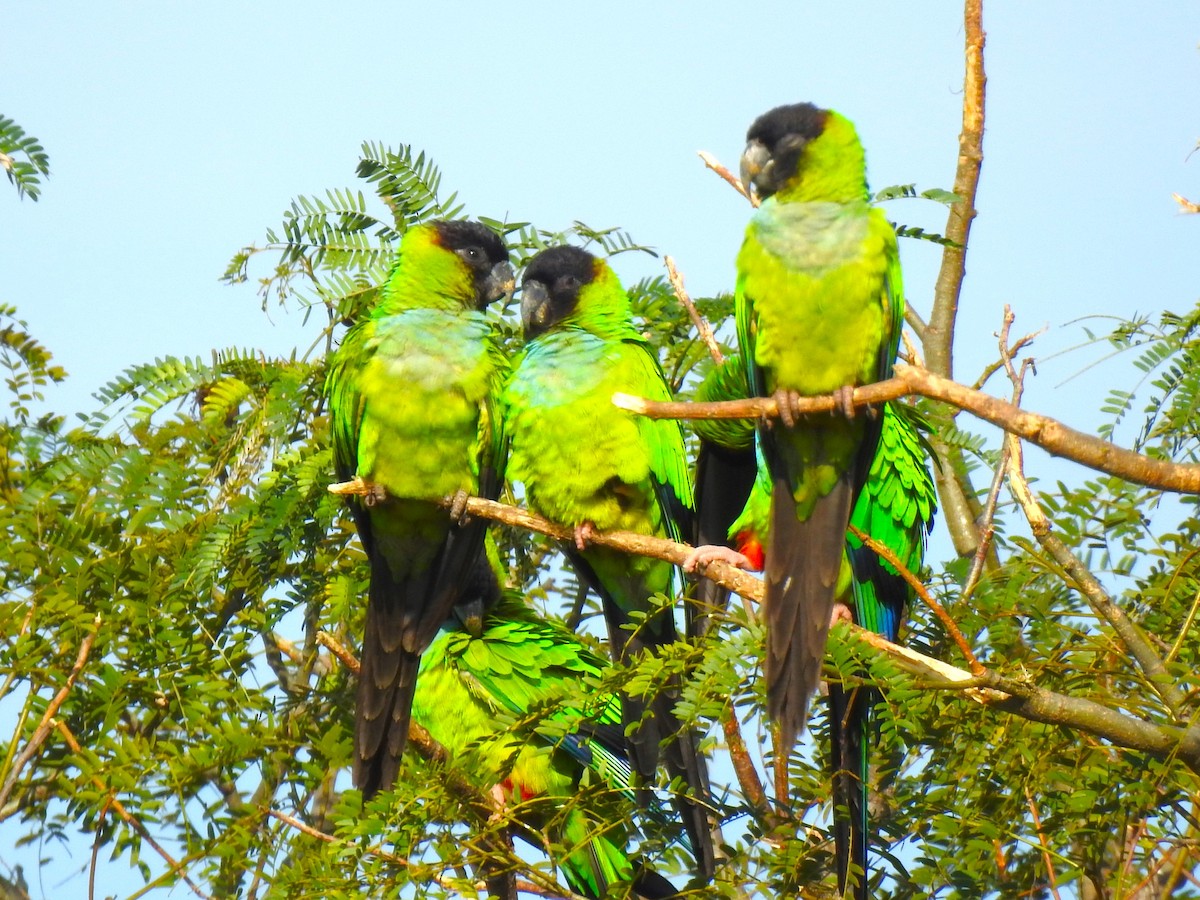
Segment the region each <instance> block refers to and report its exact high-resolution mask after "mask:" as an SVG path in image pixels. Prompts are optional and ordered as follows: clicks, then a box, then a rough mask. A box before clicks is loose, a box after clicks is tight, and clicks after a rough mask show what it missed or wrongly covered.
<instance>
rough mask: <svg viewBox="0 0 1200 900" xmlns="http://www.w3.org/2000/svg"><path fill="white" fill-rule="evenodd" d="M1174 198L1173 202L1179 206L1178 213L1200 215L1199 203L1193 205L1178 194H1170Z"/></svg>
mask: <svg viewBox="0 0 1200 900" xmlns="http://www.w3.org/2000/svg"><path fill="white" fill-rule="evenodd" d="M1171 196H1172V197H1174V198H1175V202H1176V203H1178V204H1179V207H1180V212H1185V213H1200V203H1193V202H1192V201H1191V200H1189V199H1187V198H1186V197H1184V196H1182V195H1180V194H1171Z"/></svg>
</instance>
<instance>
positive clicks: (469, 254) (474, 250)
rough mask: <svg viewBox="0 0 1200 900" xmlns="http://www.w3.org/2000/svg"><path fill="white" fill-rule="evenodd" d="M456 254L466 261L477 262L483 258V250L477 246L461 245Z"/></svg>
mask: <svg viewBox="0 0 1200 900" xmlns="http://www.w3.org/2000/svg"><path fill="white" fill-rule="evenodd" d="M458 255H459V256H461V257H462V258H463V259H465V260H466V261H467V262H468V263H477V262H480V261H481V260H482V259H483V250H481V249H480V248H479V247H463V248H462V249H461V250H459V251H458Z"/></svg>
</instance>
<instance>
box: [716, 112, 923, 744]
mask: <svg viewBox="0 0 1200 900" xmlns="http://www.w3.org/2000/svg"><path fill="white" fill-rule="evenodd" d="M741 168H742V179H743V181H744V182H745V184H746V187H747V188H748V189H751V188H752V189H753V190H755V191H756V192H757V193H758V196H759V197H761V198H763V202H762V205H761V206H760V207H759V209H758V210H757V211H756V212H755V214H754V216H753V217H752V219H751V220H750V224H749V226H748V227H747V229H746V237H745V240H744V241H743V243H742V248H741V251H740V252H739V253H738V257H737V286H736V291H735V297H736V311H737V326H738V340H739V344H740V347H741V353H742V358H743V361H744V364H745V366H746V373H747V382H748V385H749V388H750V391H751V393H752V394H754V395H758V396H772V397H774V398H775V399H776V401H777V402H778V403H779V407H780V416H781V417H780V419H779V420H776V421H773V422H771V423H770V424H769V425H764V426H761V427H760V429H759V440H760V443H761V449H762V454H763V457H764V459H765V461H766V464H767V468H768V471H769V474H770V478H771V505H770V516H771V526H770V533H769V540H768V543H767V546H766V552H765V570H764V575H765V581H766V596H765V600H764V612H765V616H766V625H767V656H766V665H765V669H766V677H767V708H768V712H769V714H770V716H771V718H772V719H773V720H774V721H775V722H776V723H777V725H778V727H779V733H780V739H781V746H780V748H779V750H780V753H781V754H783V755H784V756H786V755H787V754H788V752H789V751H790V750H791V748H792V746H793V745H794V743H795V739H796V736H797V735H798V734H799V733H800V731H802V730H803V728H804V721H805V717H806V715H807V712H808V701H809V698H810V697H811V696H812V693H813V691H814V690H815V689H816V687H817V684H818V681H819V679H820V672H821V661H822V659H823V658H824V655H825V640H826V637H827V635H828V632H829V626H830V622H831V619H832V617H833V616H834V614H835V601H836V598H837V597H838V596H839V595H844V594H846V593H847V591H848V589H849V585H850V580H851V573H850V565H849V561H848V559H847V557H846V552H845V548H846V540H845V535H846V525H847V523H848V522H849V519H850V512H851V510H852V509H853V508H854V503H855V501H856V500H857V498H858V495H859V492H860V491H861V490H862V486H863V484H864V482H865V481H866V479H867V475H868V472H869V470H870V466H871V460H872V459H873V458H874V456H875V448H876V444H877V443H878V437H879V425H880V418H879V416H878V414H877V413H874V414H873V413H872V412H870V411H864V410H860V411H858V412H857V413H856V412H855V410H854V407H853V406H852V405H851V404H850V402H849V398H850V392H851V391H852V390H853V389H854V388H855V387H857V386H859V385H864V384H869V383H872V382H876V381H880V380H882V379H885V378H887V377H888V376H889V375H890V374H891V371H892V364H893V362H894V360H895V357H896V349H897V343H898V341H899V338H900V328H901V324H902V322H903V315H904V299H903V292H902V289H901V282H900V263H899V256H898V254H897V249H896V234H895V231H894V230H893V228H892V226H891V225H890V224H889V223H888V221H887V219H886V218H885V217H884V214H883V213H882V211H880V210H878V209H876V208H874V207H872V206H871V205H870V203H869V202H868V192H867V181H866V164H865V159H864V154H863V149H862V144H861V143H860V142H859V139H858V135H857V133H856V132H855V129H854V126H853V125H852V124H851V123H850V121H849V120H848V119H846V118H845V117H844V116H841V115H839V114H838V113H836V112H833V111H832V110H827V109H820V108H818V107H816V106H813V105H812V104H808V103H800V104H795V105H792V106H781V107H778V108H776V109H773V110H771V111H770V112H768V113H765V114H764V115H762V116H760V117H759V118H758V119H757V120H756V121H755V122H754V124H753V125H751V127H750V130H749V132H748V133H747V146H746V150H745V152H744V154H743V156H742V167H741ZM828 394H834V395H836V396H837V397H838V398H839V406H840V411H838V412H835V413H833V414H832V415H820V416H812V415H809V416H798V415H797V413H796V411H795V407H794V398H796V397H810V396H819V395H828ZM845 614H846V615H848V614H849V612H848V611H846V613H845Z"/></svg>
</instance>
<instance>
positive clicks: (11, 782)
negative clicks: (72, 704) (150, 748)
mask: <svg viewBox="0 0 1200 900" xmlns="http://www.w3.org/2000/svg"><path fill="white" fill-rule="evenodd" d="M99 631H100V617H99V616H96V618H95V620H93V622H92V630H91V631H89V632H88V633H87V635H85V636H84V638H83V640H82V641H80V643H79V652H78V653H77V654H76V656H75V665H73V666H72V667H71V671H70V673H69V674H68V675H67V682H66V684H64V685H63V686H62V687H61V688H59V689H58V691H57V692H56V693H55V694H54V697H53V698H51V700H50V703H49V704H48V705H47V706H46V711H45V712H44V713H43V714H42V719H41V721H40V722H38V726H37V728H35V729H34V730H33V735H32V736H31V737H30V738H29V743H27V744H26V745H25V749H24V750H22V751H21V753H20V755H19V756H18V757H17V759H16V761H15V762H14V763H13V767H12V770H11V771H10V772H9V773H8V777H7V778H6V779H4V786H3V787H2V788H0V809H4V807H5V806H7V805H8V798H9V796H10V795H11V794H12V791H13V788H14V787H16V784H17V780H18V779H19V778H20V777H21V770H22V769H24V768H25V766H26V765H27V764H28V763H29V761H30V760H31V759H33V757H34V756H35V755H36V754H37V752H38V749H39V748H40V747H41V746H42V744H43V743H45V740H46V738H47V737H48V736H49V735H50V732H51V731H52V730H53V729H54V724H55V723H54V717H55V716H56V715H57V714H58V710H59V709H60V708H61V707H62V705H63V703H64V702H65V701H66V699H67V695H68V694H69V693H71V688H73V687H74V686H75V680H76V679H77V678H78V677H79V673H80V672H82V671H83V667H84V665H86V663H87V659H88V655H89V654H90V653H91V652H92V644H93V643H94V642H95V640H96V635H97V634H98V633H99Z"/></svg>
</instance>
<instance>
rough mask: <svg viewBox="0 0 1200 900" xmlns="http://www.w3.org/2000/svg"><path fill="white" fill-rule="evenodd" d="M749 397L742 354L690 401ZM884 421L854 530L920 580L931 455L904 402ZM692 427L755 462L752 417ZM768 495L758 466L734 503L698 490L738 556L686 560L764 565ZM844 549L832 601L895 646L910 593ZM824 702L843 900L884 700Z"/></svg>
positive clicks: (933, 505)
mask: <svg viewBox="0 0 1200 900" xmlns="http://www.w3.org/2000/svg"><path fill="white" fill-rule="evenodd" d="M745 396H746V381H745V369H744V367H743V366H742V364H741V361H740V359H739V358H738V357H730V358H729V359H727V360H726V361H725V362H724V364H723V365H721V366H719V367H717V368H715V369H713V370H712V371H711V372H710V373H709V375H708V376H707V377H706V378H705V380H704V382H703V383H702V384H701V385H700V387H699V388H698V389H697V392H696V399H697V400H702V401H722V400H738V399H742V398H744V397H745ZM881 415H882V420H881V427H880V437H879V442H878V445H877V448H876V451H875V457H874V459H873V460H872V462H871V467H870V470H869V474H868V478H867V482H866V484H865V485H864V486H863V489H862V491H861V493H860V494H859V496H858V500H857V501H856V502H855V504H854V510H853V512H852V513H851V516H850V525H852V526H854V527H855V528H857V529H858V530H859V531H861V532H863V533H864V534H866V535H867V536H869V537H870V538H872V539H873V540H875V541H877V542H879V543H881V544H883V545H884V546H886V547H887V548H888V549H889V550H891V551H892V552H893V553H894V554H895V555H896V558H897V559H899V560H900V561H901V562H902V563H903V564H904V566H905V568H906V569H908V570H909V571H910V572H913V573H919V572H920V571H921V569H922V567H923V565H924V560H925V545H926V538H927V536H928V533H929V530H930V528H931V527H932V525H933V516H934V513H935V512H936V510H937V493H936V489H935V487H934V483H933V477H932V475H931V474H930V471H929V464H928V460H929V459H931V458H932V451H931V449H930V447H929V445H928V442H927V441H926V440H925V439H924V438H923V437H922V436H921V434H920V432H919V431H918V429H917V423H921V424H922V427H927V426H924V423H923V422H922V420H921V418H920V416H919V415H918V413H917V412H916V411H915V410H913V409H912V408H911V407H910V406H907V405H905V404H902V403H892V402H889V403H886V404H884V406H883V411H882V414H881ZM693 427H694V429H695V431H696V434H697V435H698V436H699V437H700V456H701V459H704V458H706V457H707V458H709V459H710V460H711V459H718V458H719V459H721V460H724V461H725V462H723V463H722V465H725V466H727V467H728V466H731V465H732V466H735V467H737V466H745V465H746V464H747V463H750V462H752V461H753V460H754V459H755V456H756V454H755V448H754V438H755V434H754V425H753V423H752V422H751V421H750V420H747V419H734V420H720V419H714V420H700V419H697V420H694V421H693ZM716 453H719V454H720V455H719V457H718V456H715V455H714V454H716ZM730 460H732V462H730ZM771 492H772V480H771V476H770V473H769V472H768V470H767V468H766V465H765V463H763V462H762V460H761V459H760V460H759V465H758V477H757V479H756V480H755V482H754V484H753V487H752V488H751V489H749V490H745V491H744V492H743V493H742V495H741V499H740V500H739V499H738V497H737V496H736V495H732V494H730V493H729V492H728V491H727V490H725V489H724V488H721V489H718V490H709V491H706V492H701V491H699V490H698V491H697V495H696V505H697V515H698V516H699V517H700V518H702V519H704V518H707V519H708V520H709V521H710V523H711V525H710V529H712V530H714V531H716V530H718V529H720V528H722V527H723V528H724V537H725V540H724V541H722V544H721V547H727V548H732V549H733V550H736V551H737V552H736V553H733V554H729V553H724V552H722V550H721V547H698V548H697V550H696V552H695V553H694V554H693V560H691V561H689V562H694V561H697V560H701V559H703V560H710V559H722V560H723V561H725V562H729V563H733V564H736V565H740V566H742V567H743V568H752V569H757V568H761V567H762V565H763V547H764V546H767V545H768V544H769V538H768V535H769V531H770V527H771ZM846 544H847V552H848V554H849V560H850V565H851V571H852V573H853V579H852V581H851V584H850V585H849V591H848V593H844V594H842V595H840V596H839V598H838V600H839V602H841V603H843V604H845V606H846V607H847V608H848V609H850V610H851V611H852V614H853V619H854V622H855V623H856V624H858V625H860V626H861V627H863V628H865V629H868V630H870V631H873V632H875V633H876V634H880V635H882V636H884V637H885V638H887V639H888V640H890V641H892V642H895V641H896V640H897V639H898V637H899V631H900V624H901V622H902V621H903V619H904V611H905V607H906V606H907V605H908V604H909V603H910V602H911V601H912V599H913V590H912V588H911V587H910V586H909V584H908V582H907V581H905V580H904V578H903V577H902V576H901V575H900V574H899V573H898V572H897V571H896V569H895V568H894V567H893V566H892V565H891V564H890V563H888V562H886V561H884V560H883V559H881V558H880V557H879V556H878V554H876V553H875V551H873V550H871V549H870V548H868V547H867V546H865V545H864V544H863V542H862V540H861V539H860V538H858V537H857V536H855V535H854V534H853V533H851V532H850V531H847V532H846ZM739 557H740V558H739ZM829 695H830V744H831V747H830V763H831V769H832V771H833V773H834V774H833V797H834V844H835V850H836V854H835V855H836V857H837V860H836V862H837V872H838V886H839V891H840V892H841V893H843V894H844V892H845V890H846V887H847V884H848V883H849V882H850V879H851V872H850V864H851V862H853V863H854V865H856V866H857V867H858V869H859V870H860V871H861V872H864V873H865V872H866V871H867V850H868V844H869V841H868V838H867V835H868V834H869V831H868V829H867V797H868V783H869V782H868V768H869V743H870V741H869V737H870V734H869V732H870V717H871V713H872V710H873V709H874V707H875V704H876V703H877V702H878V701H879V699H880V697H879V692H878V690H877V689H875V688H873V687H869V686H862V687H858V688H856V689H853V690H850V691H846V690H845V689H844V688H843V687H842V685H841V683H839V682H830V684H829ZM866 883H867V879H866V877H859V878H857V879H856V880H855V893H854V896H855V897H856V898H865V897H866V896H867V889H866Z"/></svg>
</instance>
